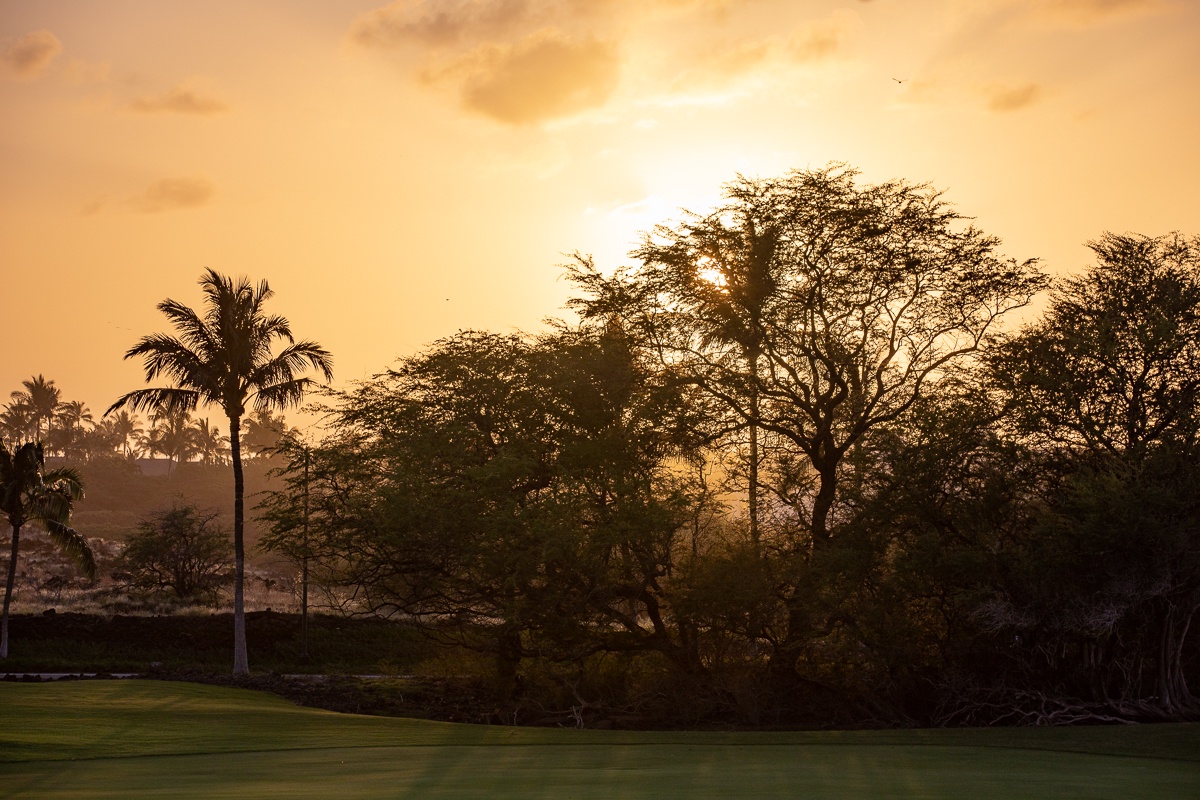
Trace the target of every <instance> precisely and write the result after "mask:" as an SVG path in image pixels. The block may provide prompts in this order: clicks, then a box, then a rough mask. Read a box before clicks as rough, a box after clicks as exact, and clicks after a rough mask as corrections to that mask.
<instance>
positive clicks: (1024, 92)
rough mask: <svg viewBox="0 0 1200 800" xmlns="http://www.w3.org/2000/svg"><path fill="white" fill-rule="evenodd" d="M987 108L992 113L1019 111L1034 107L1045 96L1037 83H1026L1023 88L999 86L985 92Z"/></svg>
mask: <svg viewBox="0 0 1200 800" xmlns="http://www.w3.org/2000/svg"><path fill="white" fill-rule="evenodd" d="M985 94H986V96H987V106H988V108H989V109H991V110H992V111H997V112H1002V113H1003V112H1007V111H1019V110H1020V109H1022V108H1026V107H1028V106H1031V105H1033V104H1034V103H1036V102H1037V101H1038V100H1040V99H1041V97H1042V95H1043V94H1044V92H1043V90H1042V87H1041V86H1039V85H1038V84H1036V83H1026V84H1022V85H1021V86H1014V87H1006V86H997V87H991V88H989V89H986V90H985Z"/></svg>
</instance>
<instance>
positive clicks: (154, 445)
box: [0, 375, 290, 465]
mask: <svg viewBox="0 0 1200 800" xmlns="http://www.w3.org/2000/svg"><path fill="white" fill-rule="evenodd" d="M21 386H22V388H20V389H17V390H15V391H13V392H11V393H10V395H9V402H7V403H5V404H4V406H3V408H2V409H0V439H3V440H4V441H7V442H14V443H15V442H33V441H38V442H41V443H42V445H43V447H44V448H45V453H46V455H47V456H49V457H57V458H63V459H66V460H67V461H70V462H73V463H80V462H89V461H94V460H97V459H112V458H125V459H138V458H154V457H156V456H161V457H162V458H165V459H167V461H168V462H169V463H170V465H174V464H180V463H184V462H188V461H196V462H200V463H203V464H228V463H229V437H228V436H226V435H224V434H222V433H221V429H220V427H219V426H217V425H213V424H211V423H210V421H209V420H208V418H206V417H199V418H197V417H194V416H193V415H192V414H191V413H190V412H188V411H185V410H181V409H180V410H171V411H165V410H164V411H162V412H158V413H153V414H151V415H150V418H149V420H148V421H146V420H143V419H142V418H141V417H140V416H139V415H138V414H136V413H131V412H129V411H127V410H119V411H114V412H113V413H111V414H107V415H102V416H101V417H100V418H99V419H97V418H96V415H95V414H93V413H92V410H91V409H90V408H88V406H87V405H86V404H85V403H83V402H80V401H78V400H65V399H63V395H62V390H61V389H59V388H58V386H57V385H56V384H55V382H54V381H53V380H50V379H47V378H46V377H44V376H42V375H35V376H33V377H31V378H29V379H28V380H25V381H22V382H21ZM288 433H290V429H289V428H288V426H287V422H286V421H285V419H284V417H283V416H282V415H277V414H273V413H271V411H270V410H268V409H256V410H255V411H254V412H253V413H252V414H250V415H249V416H247V418H246V421H245V430H244V431H243V432H242V438H243V447H244V448H245V449H246V452H247V455H248V456H250V457H251V458H253V457H256V456H261V455H263V454H265V453H267V452H269V451H270V450H271V449H272V448H273V447H274V446H275V445H276V443H277V442H278V440H279V438H280V437H281V436H284V435H287V434H288Z"/></svg>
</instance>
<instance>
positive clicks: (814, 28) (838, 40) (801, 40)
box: [788, 15, 849, 63]
mask: <svg viewBox="0 0 1200 800" xmlns="http://www.w3.org/2000/svg"><path fill="white" fill-rule="evenodd" d="M848 27H849V23H848V18H847V17H845V16H843V15H836V16H834V17H832V18H831V19H827V20H822V21H820V22H814V23H812V24H810V25H808V26H807V27H805V28H804V29H803V30H800V31H798V32H797V33H795V34H794V35H793V36H792V38H791V41H789V42H788V53H789V55H791V57H792V58H793V59H795V60H796V61H800V62H805V63H807V62H813V61H822V60H824V59H826V58H829V57H830V56H832V55H834V54H835V53H836V52H837V51H838V50H839V49H840V48H841V46H842V42H843V40H844V39H845V38H846V34H847V28H848Z"/></svg>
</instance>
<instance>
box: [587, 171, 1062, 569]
mask: <svg viewBox="0 0 1200 800" xmlns="http://www.w3.org/2000/svg"><path fill="white" fill-rule="evenodd" d="M856 176H857V173H856V171H855V170H853V169H849V168H846V167H843V166H839V165H834V166H829V167H826V168H824V169H820V170H805V171H796V172H792V173H790V174H788V175H787V176H785V177H784V178H779V179H770V180H751V179H747V178H739V179H738V180H737V181H735V182H734V183H732V184H730V185H729V186H727V187H726V196H727V200H728V202H727V203H726V204H725V205H723V206H721V207H720V208H719V209H717V210H716V211H715V212H713V213H712V214H710V215H708V216H705V217H699V218H695V217H694V218H691V219H689V221H688V222H686V223H684V224H682V225H679V226H669V225H665V226H660V227H658V228H656V229H655V230H654V231H653V233H652V234H651V235H648V236H647V238H646V240H645V241H644V242H643V244H642V246H641V247H640V248H639V249H638V250H636V251H635V252H634V255H635V256H636V257H637V258H639V259H640V260H641V261H642V264H641V266H640V267H638V268H635V269H632V270H626V271H622V272H620V273H618V274H617V276H616V277H615V278H612V279H604V278H602V277H600V276H599V275H598V274H595V273H594V271H593V272H591V273H588V271H587V270H586V269H585V270H583V272H584V275H583V279H584V280H583V283H584V288H585V289H588V290H589V291H591V293H592V298H591V299H590V300H588V299H584V300H581V301H577V302H578V303H579V304H580V305H582V306H583V307H584V311H585V313H593V312H594V311H595V310H597V309H603V308H605V307H608V306H610V305H612V304H614V302H622V301H623V305H624V308H623V312H624V313H625V314H626V315H627V316H632V317H635V318H636V319H637V320H638V322H639V325H640V329H641V330H642V331H643V333H644V335H645V336H646V341H647V344H648V346H650V347H652V348H653V349H654V350H655V351H656V352H657V353H658V354H659V355H660V357H661V359H662V360H663V361H664V362H665V363H667V364H668V365H670V366H671V367H672V368H673V369H676V370H680V371H683V372H684V373H686V374H687V375H688V376H689V378H690V380H692V381H693V382H694V383H695V384H696V385H698V386H700V387H702V388H703V390H704V391H706V392H708V393H709V394H710V395H711V396H713V397H714V398H716V399H718V400H719V401H720V402H721V403H722V404H723V405H724V406H725V407H726V408H727V409H728V410H729V411H730V412H731V413H732V414H734V415H735V417H736V418H737V419H738V420H741V421H742V422H743V423H744V424H749V423H751V422H753V423H754V424H756V425H757V426H758V427H759V428H761V429H763V430H765V431H768V432H770V433H773V434H775V435H777V436H779V437H781V438H782V439H783V440H785V441H787V442H789V443H790V444H791V445H792V446H793V447H795V448H796V449H797V450H798V451H799V452H800V453H802V454H803V457H804V459H805V461H806V462H807V465H808V466H809V467H810V468H811V469H812V471H813V473H814V474H815V478H816V488H815V491H814V493H813V496H812V497H810V498H807V502H805V503H796V504H795V505H796V506H797V507H804V508H805V509H806V514H805V519H804V523H805V527H806V528H807V530H808V533H809V536H810V537H811V542H812V544H813V545H814V546H820V545H821V544H823V543H825V542H826V541H828V539H829V537H830V517H829V515H830V511H831V509H832V508H833V506H834V502H835V500H836V497H837V489H838V470H839V467H840V466H841V465H842V464H843V461H844V459H845V457H846V454H847V453H848V452H849V451H850V449H851V448H852V447H854V446H855V445H856V444H857V443H858V442H860V441H861V440H862V439H863V437H865V436H866V435H867V434H868V433H869V432H871V431H872V430H873V429H876V428H878V427H880V426H883V425H886V424H888V423H891V422H893V421H894V420H896V419H897V418H898V417H899V416H900V415H901V414H903V413H904V412H905V411H906V410H907V409H908V408H909V407H910V406H911V405H912V404H913V403H914V402H915V401H916V400H917V399H918V398H920V397H921V395H922V393H924V392H926V391H929V390H931V389H932V387H933V385H934V384H936V382H937V380H938V378H939V377H940V376H941V374H942V373H943V372H944V371H945V369H946V368H947V367H948V366H950V365H952V364H954V363H955V362H957V361H960V360H962V359H964V358H965V357H967V356H969V355H970V354H972V353H975V352H977V351H978V350H979V349H980V347H981V346H982V344H983V343H984V341H985V339H986V338H987V336H988V335H989V334H990V333H991V332H992V331H993V330H994V328H995V327H996V323H997V321H998V320H999V319H1001V318H1002V317H1003V316H1004V315H1005V314H1007V313H1008V312H1010V311H1012V310H1014V309H1016V308H1020V307H1022V306H1024V305H1026V304H1027V303H1028V302H1029V300H1030V299H1031V298H1032V296H1033V295H1034V294H1035V293H1037V292H1038V291H1040V290H1041V289H1042V288H1044V287H1045V286H1046V278H1045V276H1043V275H1042V274H1041V273H1040V272H1039V271H1038V270H1037V267H1036V262H1035V261H1033V260H1029V261H1025V262H1017V261H1015V260H1012V259H1006V258H1003V257H1002V256H1000V255H998V254H997V252H996V249H997V247H998V246H999V240H998V239H996V238H995V237H993V236H988V235H986V234H984V233H983V232H981V231H979V230H978V229H977V228H975V227H974V226H973V225H971V224H969V223H968V222H967V220H966V218H964V217H963V216H962V215H961V214H959V213H958V212H956V211H955V210H954V209H953V208H951V207H950V206H948V205H947V204H946V203H945V202H944V201H943V200H942V199H941V196H940V194H939V193H937V192H935V191H934V190H932V189H931V188H930V187H928V186H926V185H919V184H909V183H906V182H904V181H889V182H886V183H881V184H878V185H866V186H860V185H857V184H856V182H855V179H856ZM585 266H586V265H585ZM613 298H621V299H622V300H621V301H614V300H613ZM755 355H757V356H758V357H759V358H760V359H761V367H760V368H749V369H748V368H747V362H748V361H751V362H752V361H753V360H754V358H753V356H755ZM748 356H750V358H748Z"/></svg>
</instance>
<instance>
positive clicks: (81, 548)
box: [0, 442, 96, 658]
mask: <svg viewBox="0 0 1200 800" xmlns="http://www.w3.org/2000/svg"><path fill="white" fill-rule="evenodd" d="M45 464H46V460H45V456H44V454H43V451H42V445H41V443H35V442H27V443H25V444H23V445H21V446H20V447H17V448H15V449H14V450H9V449H8V447H7V446H5V445H3V444H0V511H2V512H3V513H4V517H5V519H6V520H7V522H8V524H9V526H10V527H11V528H12V542H11V550H10V555H9V558H8V577H7V579H6V580H5V583H4V611H3V615H2V616H3V619H2V621H0V658H8V607H9V603H10V602H11V600H12V591H13V585H14V584H15V583H16V577H17V554H18V552H19V548H20V543H21V529H22V528H23V527H24V526H25V525H26V524H28V523H30V522H34V523H37V524H39V525H40V526H41V527H43V528H45V529H46V531H47V533H49V534H50V539H51V541H53V542H54V544H55V545H57V546H58V548H59V549H60V550H62V551H63V552H64V553H66V554H67V555H68V556H70V557H71V558H72V559H73V560H74V561H75V562H76V563H77V564H78V565H79V568H80V569H81V570H83V573H84V574H85V575H87V576H88V578H90V579H94V578H95V577H96V560H95V558H94V557H93V556H92V551H91V548H90V547H88V543H87V540H86V539H84V538H83V536H81V535H80V534H79V533H78V532H77V531H76V530H75V529H73V528H70V527H68V526H67V522H68V520H69V519H70V517H71V503H72V502H73V501H75V500H78V499H80V498H81V497H83V484H82V483H81V482H80V480H79V475H78V473H76V472H75V470H73V469H66V468H64V469H56V470H51V471H50V472H45Z"/></svg>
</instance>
